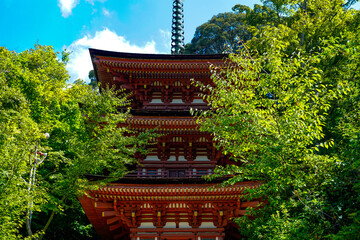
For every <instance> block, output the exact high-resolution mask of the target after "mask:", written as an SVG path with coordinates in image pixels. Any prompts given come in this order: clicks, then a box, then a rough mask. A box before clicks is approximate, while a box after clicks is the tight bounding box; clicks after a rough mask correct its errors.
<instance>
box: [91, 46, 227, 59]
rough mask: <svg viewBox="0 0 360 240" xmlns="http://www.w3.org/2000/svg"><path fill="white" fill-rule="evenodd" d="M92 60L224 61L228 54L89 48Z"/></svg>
mask: <svg viewBox="0 0 360 240" xmlns="http://www.w3.org/2000/svg"><path fill="white" fill-rule="evenodd" d="M89 52H90V56H91V59H93V58H94V57H96V56H102V57H115V58H127V59H144V60H145V59H153V60H155V59H159V60H184V59H188V60H190V59H192V60H207V59H219V60H221V59H224V58H225V57H227V56H228V55H227V54H202V55H199V54H181V55H177V54H176V55H173V54H147V53H127V52H114V51H105V50H99V49H94V48H89Z"/></svg>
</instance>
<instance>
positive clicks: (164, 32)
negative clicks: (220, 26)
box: [0, 0, 260, 80]
mask: <svg viewBox="0 0 360 240" xmlns="http://www.w3.org/2000/svg"><path fill="white" fill-rule="evenodd" d="M172 2H173V0H0V29H1V32H0V46H4V47H6V48H8V49H9V50H14V51H16V52H21V51H24V50H26V49H29V48H31V47H33V46H34V44H35V43H37V42H39V43H40V44H42V45H52V46H54V48H55V50H56V51H62V50H63V49H64V48H67V49H69V50H70V51H72V54H71V55H70V63H69V65H68V70H69V72H70V74H71V77H72V80H74V79H77V78H82V79H86V78H87V74H88V72H89V70H90V69H91V68H92V66H91V62H90V57H89V53H88V48H89V47H92V48H98V49H104V50H112V51H121V52H142V53H170V38H171V33H170V31H171V15H172ZM238 3H240V4H244V5H248V6H251V7H252V6H253V5H254V4H256V3H260V0H253V1H251V0H184V15H185V42H186V43H187V42H190V41H191V39H192V37H193V35H194V32H195V29H196V27H197V26H199V25H201V24H202V23H204V22H206V21H208V20H209V19H210V18H211V17H212V16H213V15H215V14H217V13H220V12H229V11H231V8H232V7H233V6H234V5H235V4H238Z"/></svg>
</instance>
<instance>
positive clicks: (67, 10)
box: [58, 0, 79, 18]
mask: <svg viewBox="0 0 360 240" xmlns="http://www.w3.org/2000/svg"><path fill="white" fill-rule="evenodd" d="M78 3H79V0H58V6H59V7H60V10H61V15H62V16H63V17H64V18H66V17H68V16H69V15H71V13H72V10H73V8H74V7H75V6H76V5H77V4H78Z"/></svg>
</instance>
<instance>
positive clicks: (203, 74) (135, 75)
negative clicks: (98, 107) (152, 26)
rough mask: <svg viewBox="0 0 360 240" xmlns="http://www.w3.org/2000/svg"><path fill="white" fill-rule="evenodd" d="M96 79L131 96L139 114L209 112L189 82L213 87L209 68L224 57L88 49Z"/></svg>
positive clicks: (220, 63)
mask: <svg viewBox="0 0 360 240" xmlns="http://www.w3.org/2000/svg"><path fill="white" fill-rule="evenodd" d="M90 55H91V58H92V62H93V64H94V69H96V71H95V72H96V74H97V76H96V77H97V79H98V81H100V82H101V83H102V84H103V87H105V86H106V85H108V86H110V87H115V88H116V89H120V88H124V89H126V90H127V91H128V92H129V93H130V94H131V97H130V98H131V100H132V101H131V102H132V105H131V108H132V109H133V111H135V112H137V113H138V114H141V112H143V113H147V114H149V113H150V114H153V113H154V112H156V111H160V112H161V113H162V114H164V113H165V112H178V113H179V112H188V111H189V110H190V108H196V109H202V110H204V109H208V106H207V104H206V103H205V102H204V101H203V99H202V98H201V96H200V95H199V93H200V90H199V88H198V87H197V86H195V84H193V82H192V81H199V82H201V83H203V84H206V85H208V84H212V81H211V72H210V70H209V69H210V66H214V67H216V66H221V65H223V64H224V58H225V57H226V55H224V54H217V55H165V54H156V55H155V54H135V53H118V52H109V51H103V50H96V49H90Z"/></svg>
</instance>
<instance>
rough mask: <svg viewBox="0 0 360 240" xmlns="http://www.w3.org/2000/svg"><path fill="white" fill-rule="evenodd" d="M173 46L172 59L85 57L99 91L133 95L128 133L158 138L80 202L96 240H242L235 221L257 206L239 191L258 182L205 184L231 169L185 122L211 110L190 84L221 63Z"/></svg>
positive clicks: (209, 140) (101, 54)
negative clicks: (220, 168)
mask: <svg viewBox="0 0 360 240" xmlns="http://www.w3.org/2000/svg"><path fill="white" fill-rule="evenodd" d="M179 2H181V1H174V4H177V3H179ZM175 13H176V14H182V12H181V11H178V10H176V9H175V11H174V14H175ZM176 16H178V15H176ZM173 29H175V30H174V31H175V32H176V33H179V31H180V32H181V28H179V27H176V26H175V27H174V26H173ZM178 36H179V37H180V38H181V34H180V35H178ZM174 39H175V40H174V41H173V46H172V53H173V54H171V55H170V54H169V55H166V54H133V53H120V52H110V51H102V50H97V49H90V55H91V59H92V62H93V66H94V70H95V74H96V77H97V80H98V81H99V82H100V83H101V86H102V87H106V86H115V88H117V89H120V88H124V89H126V91H127V92H129V93H130V94H131V95H130V98H131V109H132V110H131V114H132V117H131V118H130V119H128V121H127V123H126V124H127V126H128V127H130V128H131V129H133V130H135V131H146V130H149V129H153V130H154V131H155V132H157V133H159V137H158V138H157V139H155V140H154V141H153V142H152V143H151V144H150V145H149V146H148V154H147V155H143V154H140V153H139V154H137V155H136V156H135V157H136V158H137V160H138V162H139V164H138V165H137V166H135V167H134V169H133V171H132V172H131V173H130V174H128V175H126V176H125V177H124V178H122V179H120V180H118V181H117V182H114V183H111V184H109V185H107V186H106V187H102V188H100V189H98V190H96V191H92V192H90V193H89V194H88V195H89V196H84V197H82V198H81V199H80V202H81V205H82V207H83V209H84V211H85V213H86V215H87V217H88V218H89V220H90V222H91V224H92V225H93V226H94V228H95V230H96V231H97V233H98V234H99V236H100V237H101V238H102V239H120V240H130V239H131V240H150V239H152V240H170V239H174V240H189V239H191V240H225V239H229V240H230V239H241V236H240V235H239V232H238V230H237V227H236V224H234V223H233V221H232V220H233V218H236V217H241V216H244V215H245V214H246V209H247V208H248V207H256V206H257V205H258V204H259V202H258V201H257V200H253V201H247V200H245V198H244V194H245V193H244V191H245V190H246V189H252V188H257V187H258V186H259V183H257V182H250V181H249V182H242V183H237V184H235V185H232V186H228V187H219V183H220V182H221V181H223V179H218V180H215V181H212V182H207V181H206V180H205V179H204V178H203V176H205V175H208V174H211V173H213V170H214V169H215V167H216V165H226V164H228V163H230V162H229V158H228V157H227V156H224V155H223V154H222V153H221V151H219V150H217V149H216V148H215V147H214V144H213V138H212V136H211V135H210V134H208V133H205V132H201V131H199V129H198V126H197V123H196V119H195V118H194V117H193V116H191V114H190V109H191V108H193V109H198V110H205V109H209V106H208V105H207V103H206V102H204V101H203V99H202V98H201V96H199V93H200V90H199V88H198V87H196V86H195V85H194V84H192V83H191V81H192V79H194V80H196V81H201V82H202V83H204V84H212V81H211V78H210V76H211V72H210V65H214V66H221V65H222V64H224V58H225V57H226V55H222V54H220V55H181V54H179V53H180V52H181V46H177V45H178V44H179V41H177V39H179V38H178V37H175V38H174Z"/></svg>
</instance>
